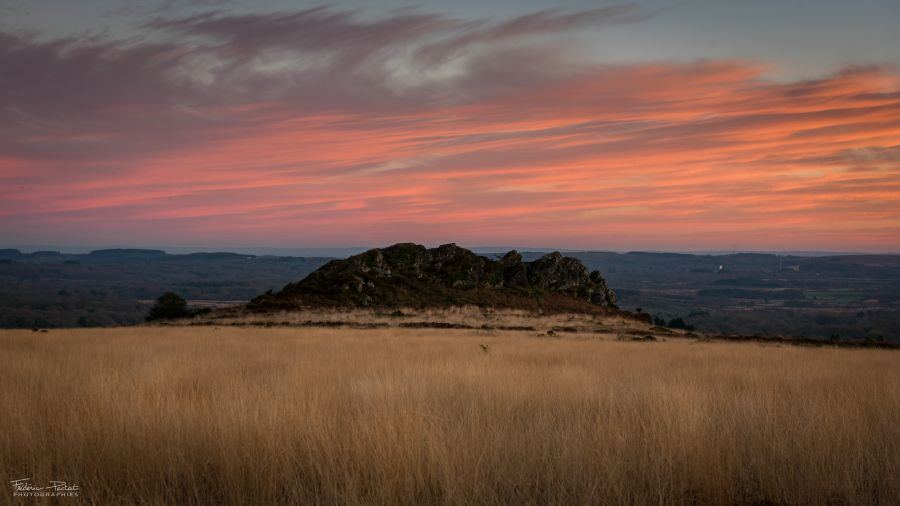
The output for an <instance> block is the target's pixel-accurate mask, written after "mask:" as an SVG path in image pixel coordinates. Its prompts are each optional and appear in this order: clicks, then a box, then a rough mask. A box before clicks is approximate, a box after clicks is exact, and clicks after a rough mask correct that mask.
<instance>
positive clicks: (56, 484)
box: [10, 478, 78, 492]
mask: <svg viewBox="0 0 900 506" xmlns="http://www.w3.org/2000/svg"><path fill="white" fill-rule="evenodd" d="M30 481H31V478H22V479H19V480H13V481H11V482H10V483H12V487H13V491H15V492H40V491H42V490H52V491H54V492H77V491H78V485H69V484H68V483H66V482H64V481H51V482H50V485H48V486H46V487H36V486H34V485H32V484H31V483H30Z"/></svg>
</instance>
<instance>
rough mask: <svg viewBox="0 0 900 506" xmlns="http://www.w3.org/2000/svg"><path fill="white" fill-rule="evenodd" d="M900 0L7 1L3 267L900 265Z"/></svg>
mask: <svg viewBox="0 0 900 506" xmlns="http://www.w3.org/2000/svg"><path fill="white" fill-rule="evenodd" d="M898 27H900V2H898V1H897V0H858V1H853V2H850V1H845V0H807V1H801V0H795V1H790V0H754V1H728V0H680V1H679V0H675V1H671V2H668V1H661V0H652V1H651V0H646V1H641V2H632V3H615V2H604V1H599V0H580V1H579V0H571V1H558V2H551V1H540V0H515V1H513V0H506V1H490V2H488V1H485V0H480V1H472V0H458V1H454V2H437V1H423V2H418V3H409V2H394V1H383V2H377V1H374V0H370V1H356V2H351V1H347V2H332V3H327V4H323V3H312V2H305V1H286V0H271V1H256V2H244V1H217V0H193V1H188V0H166V1H156V2H153V1H147V2H141V3H136V2H133V1H123V0H81V1H78V2H73V1H63V0H57V1H49V0H27V1H25V0H0V246H16V245H34V244H40V245H58V246H92V245H96V246H130V247H166V246H172V247H196V248H200V249H203V248H209V249H223V248H246V247H250V246H258V247H284V248H294V247H341V246H383V245H387V244H391V243H394V242H401V241H403V242H419V243H425V244H428V245H436V244H440V243H446V242H456V243H459V244H461V245H467V246H487V245H493V246H539V247H551V248H572V249H597V250H618V251H627V250H672V251H709V250H765V251H774V250H828V251H872V252H878V251H893V252H900V28H898Z"/></svg>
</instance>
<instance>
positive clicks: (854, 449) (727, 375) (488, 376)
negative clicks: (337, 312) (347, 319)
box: [0, 327, 900, 505]
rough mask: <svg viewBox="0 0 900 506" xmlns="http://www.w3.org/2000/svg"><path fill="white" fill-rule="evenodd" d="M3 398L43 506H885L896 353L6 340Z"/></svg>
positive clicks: (897, 482)
mask: <svg viewBox="0 0 900 506" xmlns="http://www.w3.org/2000/svg"><path fill="white" fill-rule="evenodd" d="M479 344H487V345H489V347H490V351H489V352H488V353H485V352H483V351H482V349H481V347H479ZM0 385H2V392H0V473H2V475H3V479H4V481H5V482H7V483H8V482H9V481H11V480H15V479H20V478H26V477H29V478H31V479H32V481H33V482H34V483H36V484H41V483H47V482H49V481H50V480H64V481H67V482H68V483H70V484H76V485H78V486H79V487H80V491H79V492H80V495H79V497H78V498H74V499H72V498H61V499H59V500H58V501H57V502H56V503H57V504H66V503H79V502H82V503H89V504H102V505H108V504H224V505H227V504H288V503H291V504H698V503H699V504H766V503H769V504H770V503H775V504H816V505H818V504H900V353H898V352H893V351H879V350H847V349H840V350H839V349H810V348H799V347H774V346H761V345H758V344H749V343H745V344H735V343H693V342H691V341H690V340H684V339H679V340H669V341H668V342H649V343H643V342H641V343H637V342H618V341H614V340H603V339H597V338H588V337H587V336H581V337H578V336H575V337H565V338H556V339H548V338H537V337H536V333H530V334H529V333H515V332H483V331H439V330H416V329H403V330H401V329H375V330H349V329H316V328H300V329H297V328H294V329H290V328H271V329H248V328H229V327H222V328H213V327H202V328H197V327H193V328H192V327H141V328H122V329H107V330H68V331H56V330H54V331H51V332H50V333H47V334H35V333H31V332H27V333H26V332H19V331H4V332H2V333H0ZM2 489H3V492H2V493H0V497H2V498H3V500H4V502H11V501H19V499H18V498H14V497H13V496H12V489H11V488H10V487H9V486H8V485H7V486H3V487H2ZM42 501H45V502H47V503H49V502H50V500H48V499H33V498H30V499H28V500H27V501H21V502H23V503H25V502H27V503H28V504H41V503H42Z"/></svg>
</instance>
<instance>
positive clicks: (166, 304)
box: [147, 292, 191, 322]
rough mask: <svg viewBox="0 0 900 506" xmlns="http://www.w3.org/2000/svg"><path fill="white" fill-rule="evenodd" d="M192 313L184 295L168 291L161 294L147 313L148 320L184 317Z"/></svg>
mask: <svg viewBox="0 0 900 506" xmlns="http://www.w3.org/2000/svg"><path fill="white" fill-rule="evenodd" d="M190 314H191V313H190V311H188V308H187V301H186V300H184V297H182V296H180V295H178V294H177V293H174V292H166V293H164V294H162V295H160V296H159V298H157V299H156V303H155V304H153V307H151V308H150V313H149V314H147V321H148V322H149V321H153V320H169V319H172V318H184V317H185V316H190Z"/></svg>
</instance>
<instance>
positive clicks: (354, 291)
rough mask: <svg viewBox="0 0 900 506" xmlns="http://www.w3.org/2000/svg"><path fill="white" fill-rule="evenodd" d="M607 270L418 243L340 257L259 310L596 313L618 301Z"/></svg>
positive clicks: (553, 256) (257, 304)
mask: <svg viewBox="0 0 900 506" xmlns="http://www.w3.org/2000/svg"><path fill="white" fill-rule="evenodd" d="M616 303H617V300H616V295H615V292H613V290H611V289H610V288H609V287H608V286H607V284H606V280H605V279H604V278H603V277H602V276H601V275H600V272H598V271H593V272H589V271H588V269H587V268H586V267H585V266H584V264H583V263H581V261H580V260H578V259H576V258H571V257H566V256H563V255H561V254H560V253H559V252H553V253H549V254H546V255H544V256H542V257H540V258H538V259H537V260H534V261H532V262H525V261H523V259H522V255H520V254H519V253H518V252H516V251H515V250H513V251H510V252H508V253H506V254H505V255H504V256H503V257H502V258H500V259H498V260H492V259H490V258H487V257H485V256H480V255H477V254H475V253H473V252H472V251H470V250H467V249H465V248H461V247H459V246H457V245H455V244H445V245H443V246H439V247H437V248H432V249H427V248H426V247H425V246H422V245H418V244H411V243H401V244H395V245H393V246H390V247H387V248H383V249H381V248H376V249H371V250H369V251H366V252H365V253H361V254H358V255H354V256H351V257H349V258H346V259H343V260H333V261H331V262H329V263H327V264H325V265H324V266H322V267H321V268H319V269H318V270H316V271H315V272H313V273H312V274H310V275H309V276H307V277H306V278H304V279H303V280H301V281H299V282H296V283H291V284H288V285H287V286H285V287H284V289H283V290H281V291H280V292H278V293H266V294H263V295H260V296H259V297H257V298H255V299H253V300H252V301H251V302H250V304H249V305H248V308H249V309H251V310H257V311H268V310H283V309H293V308H300V307H316V306H344V307H369V306H371V307H386V308H400V307H431V306H435V307H445V306H455V305H469V304H471V305H479V306H491V307H503V308H521V309H529V310H547V311H582V312H585V311H586V312H591V311H597V310H598V309H601V308H615V307H616Z"/></svg>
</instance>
